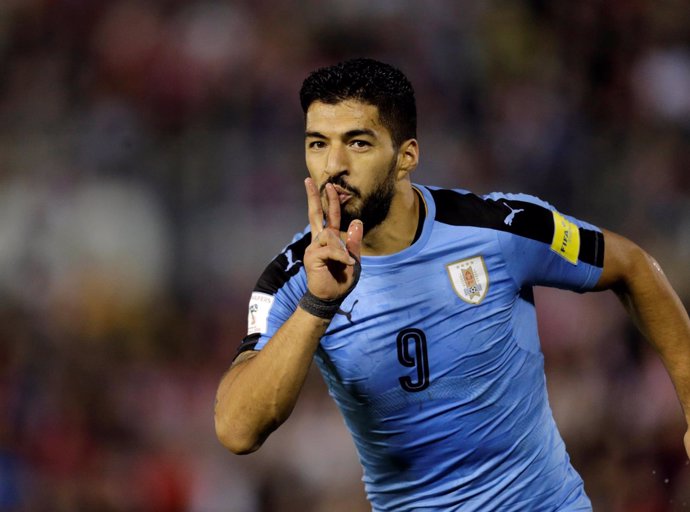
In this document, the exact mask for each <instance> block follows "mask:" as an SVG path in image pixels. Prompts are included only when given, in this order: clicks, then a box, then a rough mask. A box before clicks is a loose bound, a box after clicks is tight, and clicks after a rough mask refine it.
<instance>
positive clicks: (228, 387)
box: [215, 307, 330, 454]
mask: <svg viewBox="0 0 690 512" xmlns="http://www.w3.org/2000/svg"><path fill="white" fill-rule="evenodd" d="M329 323H330V321H329V320H325V319H322V318H319V317H317V316H314V315H312V314H310V313H307V312H306V311H304V310H303V309H302V308H299V307H298V308H297V309H296V310H295V312H294V313H293V314H292V316H291V317H290V318H289V319H288V320H287V321H286V322H285V323H284V324H283V325H282V327H281V328H280V329H279V330H278V331H277V332H276V334H275V335H274V336H273V338H271V340H270V342H269V343H267V344H266V346H265V347H264V348H263V349H262V350H260V351H247V352H243V353H241V354H240V355H239V356H238V357H237V359H236V360H235V362H234V363H233V365H232V366H231V367H230V370H229V371H228V372H227V373H226V374H225V376H224V377H223V379H222V380H221V382H220V385H219V387H218V392H217V395H216V406H215V425H216V435H217V436H218V439H219V440H220V442H221V443H222V444H223V445H224V446H225V447H226V448H228V449H229V450H230V451H232V452H234V453H237V454H244V453H251V452H253V451H255V450H257V449H258V448H259V447H260V446H261V445H262V444H263V442H264V441H265V440H266V438H267V437H268V436H269V434H270V433H271V432H273V431H274V430H275V429H277V428H278V427H279V426H280V425H281V424H282V423H283V422H284V421H285V420H286V419H287V418H288V416H289V415H290V413H291V412H292V409H293V408H294V406H295V403H296V402H297V397H298V396H299V393H300V390H301V389H302V386H303V384H304V381H305V379H306V377H307V373H308V371H309V367H310V365H311V362H312V360H313V357H314V352H315V351H316V348H317V347H318V344H319V340H320V339H321V336H323V334H324V333H325V332H326V329H327V327H328V325H329Z"/></svg>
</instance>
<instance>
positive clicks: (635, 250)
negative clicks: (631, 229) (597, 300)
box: [594, 230, 661, 290]
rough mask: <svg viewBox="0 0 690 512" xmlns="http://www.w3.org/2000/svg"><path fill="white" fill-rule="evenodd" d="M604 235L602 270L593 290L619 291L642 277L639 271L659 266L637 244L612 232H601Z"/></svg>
mask: <svg viewBox="0 0 690 512" xmlns="http://www.w3.org/2000/svg"><path fill="white" fill-rule="evenodd" d="M602 232H603V234H604V246H605V248H606V249H605V251H604V268H603V271H602V273H601V276H600V277H599V281H598V282H597V284H596V286H595V287H594V289H595V290H607V289H619V288H620V287H622V286H624V287H628V286H629V283H631V282H632V281H633V280H634V279H635V278H637V277H641V276H643V275H644V272H642V271H641V269H645V268H650V267H654V268H655V269H656V270H657V271H661V268H660V267H659V265H658V264H657V263H656V261H654V260H653V259H652V258H651V257H650V256H649V255H648V254H647V253H646V252H645V251H644V250H642V249H641V248H640V247H639V246H638V245H637V244H635V243H634V242H632V241H631V240H628V239H627V238H625V237H624V236H621V235H618V234H616V233H613V232H612V231H607V230H602Z"/></svg>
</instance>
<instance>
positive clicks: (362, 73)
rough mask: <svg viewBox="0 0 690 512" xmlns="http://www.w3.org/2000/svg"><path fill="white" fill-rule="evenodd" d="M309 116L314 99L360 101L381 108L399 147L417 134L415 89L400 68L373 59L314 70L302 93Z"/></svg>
mask: <svg viewBox="0 0 690 512" xmlns="http://www.w3.org/2000/svg"><path fill="white" fill-rule="evenodd" d="M299 97H300V102H301V104H302V110H303V111H304V114H305V115H306V113H307V110H308V109H309V106H310V105H311V104H312V103H313V102H315V101H321V102H323V103H327V104H330V105H335V104H336V103H340V102H341V101H345V100H357V101H361V102H362V103H367V104H369V105H373V106H374V107H377V108H378V111H379V117H380V120H381V123H382V124H383V125H384V126H385V127H386V128H387V129H388V130H389V131H390V133H391V138H392V139H393V143H394V144H395V145H396V146H399V145H400V144H402V143H403V142H404V141H406V140H408V139H414V138H416V137H417V106H416V102H415V97H414V89H413V88H412V84H411V83H410V81H409V80H408V79H407V77H406V76H405V75H404V74H403V73H402V72H401V71H400V70H399V69H397V68H394V67H393V66H391V65H389V64H385V63H383V62H379V61H376V60H373V59H364V58H359V59H351V60H346V61H343V62H340V63H338V64H335V65H333V66H329V67H324V68H320V69H317V70H316V71H313V72H312V73H311V74H310V75H309V76H308V77H307V78H306V79H305V80H304V83H303V84H302V89H301V90H300V93H299Z"/></svg>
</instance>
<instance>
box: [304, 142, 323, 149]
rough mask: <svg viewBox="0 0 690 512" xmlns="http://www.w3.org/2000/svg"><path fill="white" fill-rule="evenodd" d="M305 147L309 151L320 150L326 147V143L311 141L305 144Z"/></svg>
mask: <svg viewBox="0 0 690 512" xmlns="http://www.w3.org/2000/svg"><path fill="white" fill-rule="evenodd" d="M307 147H308V148H309V149H321V148H324V147H326V143H325V142H324V141H322V140H313V141H311V142H309V143H307Z"/></svg>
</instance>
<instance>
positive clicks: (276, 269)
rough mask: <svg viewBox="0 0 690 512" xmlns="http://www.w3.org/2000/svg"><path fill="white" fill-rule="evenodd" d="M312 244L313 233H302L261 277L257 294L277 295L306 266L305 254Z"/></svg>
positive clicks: (257, 285) (274, 259) (270, 264)
mask: <svg viewBox="0 0 690 512" xmlns="http://www.w3.org/2000/svg"><path fill="white" fill-rule="evenodd" d="M310 243H311V232H308V233H302V234H300V235H297V236H296V237H295V239H293V241H292V243H290V245H288V246H287V247H285V249H283V251H282V252H281V253H280V254H278V256H276V257H275V258H273V261H271V263H269V264H268V266H267V267H266V269H265V270H264V271H263V273H262V274H261V277H259V280H258V281H257V283H256V287H255V288H254V291H255V292H262V293H268V294H270V295H275V294H276V293H277V292H278V290H280V289H281V288H282V287H283V285H284V284H285V283H287V282H288V281H289V280H290V278H291V277H292V276H294V275H296V274H297V273H298V272H299V271H300V269H301V268H302V267H303V266H304V263H303V260H304V252H305V251H306V250H307V247H308V246H309V244H310Z"/></svg>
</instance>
